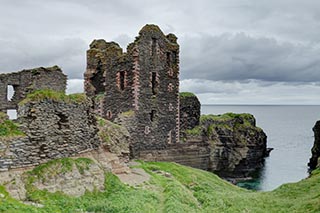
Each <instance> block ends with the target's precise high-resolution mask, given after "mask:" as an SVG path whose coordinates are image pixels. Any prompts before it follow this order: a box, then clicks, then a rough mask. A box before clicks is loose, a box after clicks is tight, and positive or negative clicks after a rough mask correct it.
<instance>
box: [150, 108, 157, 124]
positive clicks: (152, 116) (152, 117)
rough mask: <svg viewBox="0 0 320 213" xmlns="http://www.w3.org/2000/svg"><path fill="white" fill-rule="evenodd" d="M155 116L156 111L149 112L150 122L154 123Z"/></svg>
mask: <svg viewBox="0 0 320 213" xmlns="http://www.w3.org/2000/svg"><path fill="white" fill-rule="evenodd" d="M155 116H156V110H151V112H150V120H151V121H152V122H153V121H154V118H155Z"/></svg>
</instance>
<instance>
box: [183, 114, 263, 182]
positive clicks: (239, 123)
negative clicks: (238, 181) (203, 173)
mask: <svg viewBox="0 0 320 213" xmlns="http://www.w3.org/2000/svg"><path fill="white" fill-rule="evenodd" d="M255 123H256V122H255V118H254V117H253V115H250V114H233V113H226V114H223V115H202V116H201V122H200V125H199V126H197V127H195V128H194V129H192V130H187V131H185V136H186V138H185V140H186V141H190V140H192V138H194V137H195V136H196V135H198V137H199V136H202V138H203V140H205V141H207V142H208V143H209V146H210V165H209V168H208V170H209V171H212V172H214V173H216V174H218V175H220V176H221V177H232V178H241V177H248V176H249V175H250V173H251V172H253V171H255V170H257V169H259V168H261V167H262V166H263V162H264V157H265V156H266V155H267V147H266V143H267V136H266V134H265V133H264V132H263V130H262V129H260V128H258V127H256V124H255Z"/></svg>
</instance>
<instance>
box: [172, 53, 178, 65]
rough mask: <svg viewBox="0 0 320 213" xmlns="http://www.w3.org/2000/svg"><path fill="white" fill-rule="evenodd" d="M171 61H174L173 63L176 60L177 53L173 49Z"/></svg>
mask: <svg viewBox="0 0 320 213" xmlns="http://www.w3.org/2000/svg"><path fill="white" fill-rule="evenodd" d="M172 62H173V63H175V64H176V63H177V62H178V53H177V51H173V52H172Z"/></svg>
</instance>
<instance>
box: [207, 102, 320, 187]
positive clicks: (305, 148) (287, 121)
mask: <svg viewBox="0 0 320 213" xmlns="http://www.w3.org/2000/svg"><path fill="white" fill-rule="evenodd" d="M226 112H235V113H250V114H253V115H254V117H255V118H256V121H257V122H256V123H257V126H259V127H261V128H262V129H263V130H264V132H265V133H266V134H267V137H268V139H267V140H268V141H267V146H268V147H270V148H274V150H273V151H272V152H271V153H270V156H269V157H267V158H266V160H265V165H264V168H263V169H262V170H261V171H259V172H258V173H257V174H256V178H255V179H253V180H252V181H246V182H240V183H238V185H239V186H241V187H245V188H249V189H254V190H261V191H269V190H273V189H275V188H277V187H279V186H280V185H282V184H284V183H290V182H297V181H299V180H301V179H303V178H306V177H307V176H308V166H307V164H308V161H309V158H310V157H311V148H312V145H313V142H314V136H313V131H312V127H313V126H314V124H315V123H316V121H317V120H320V106H292V105H290V106H287V105H280V106H275V105H249V106H248V105H203V106H202V107H201V114H223V113H226Z"/></svg>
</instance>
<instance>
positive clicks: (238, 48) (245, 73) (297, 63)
mask: <svg viewBox="0 0 320 213" xmlns="http://www.w3.org/2000/svg"><path fill="white" fill-rule="evenodd" d="M182 43H183V44H184V45H182V47H181V57H182V60H181V61H182V64H181V67H182V71H183V72H182V73H181V74H182V77H183V78H202V79H210V80H245V79H258V80H265V81H285V82H287V81H288V82H299V81H302V82H314V81H319V80H320V75H319V68H320V57H319V56H320V48H319V47H314V46H312V45H305V44H294V43H290V42H280V41H277V40H276V39H274V38H269V37H252V36H250V35H247V34H245V33H237V34H229V33H228V34H222V35H219V36H211V35H198V36H193V37H190V36H187V37H183V38H182Z"/></svg>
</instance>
